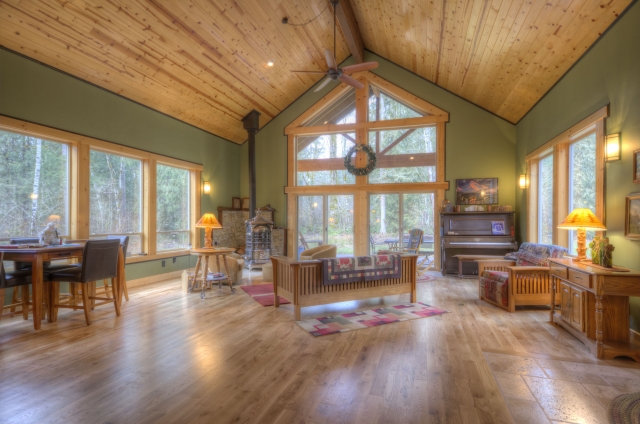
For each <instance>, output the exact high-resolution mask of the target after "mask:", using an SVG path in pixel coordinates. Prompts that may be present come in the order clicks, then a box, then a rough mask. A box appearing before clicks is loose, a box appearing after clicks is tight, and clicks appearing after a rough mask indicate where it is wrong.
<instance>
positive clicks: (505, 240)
mask: <svg viewBox="0 0 640 424" xmlns="http://www.w3.org/2000/svg"><path fill="white" fill-rule="evenodd" d="M440 225H441V227H440V240H441V243H442V255H441V260H442V264H441V265H442V266H441V269H442V275H445V274H457V273H458V259H457V258H454V256H455V255H491V256H494V255H495V256H503V255H506V254H507V253H510V252H515V251H516V250H518V243H517V242H516V238H515V232H514V229H515V212H441V213H440ZM462 265H463V266H462V273H463V274H465V275H477V274H478V264H476V263H475V262H463V264H462Z"/></svg>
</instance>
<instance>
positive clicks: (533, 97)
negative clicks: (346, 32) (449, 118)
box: [351, 0, 632, 123]
mask: <svg viewBox="0 0 640 424" xmlns="http://www.w3.org/2000/svg"><path fill="white" fill-rule="evenodd" d="M631 1H632V0H524V1H523V0H457V1H454V0H435V1H423V0H397V1H391V0H351V3H352V6H353V9H354V12H355V15H356V19H357V20H358V22H359V23H360V25H359V27H360V32H361V34H362V38H363V39H364V44H365V47H366V48H367V49H369V50H371V51H373V52H375V53H377V54H379V55H381V56H383V57H385V58H386V59H389V60H391V61H392V62H395V63H396V64H398V65H400V66H402V67H404V68H407V69H409V70H410V71H412V72H414V73H416V74H418V75H420V76H422V77H423V78H426V79H428V80H429V81H432V82H434V83H436V84H437V85H439V86H441V87H443V88H446V89H447V90H449V91H451V92H453V93H455V94H457V95H459V96H461V97H463V98H465V99H467V100H469V101H471V102H473V103H475V104H477V105H479V106H482V107H483V108H485V109H487V110H489V111H491V112H493V113H495V114H496V115H498V116H501V117H503V118H505V119H506V120H508V121H510V122H513V123H516V122H518V121H519V120H520V118H522V117H523V116H524V115H525V114H526V113H527V112H528V111H529V109H531V108H532V107H533V105H534V104H535V103H536V102H537V101H538V100H539V99H540V98H541V97H542V96H543V95H544V94H545V93H546V92H547V91H548V90H549V89H550V88H551V87H552V86H553V85H554V84H555V83H556V82H557V81H558V80H559V79H560V77H561V76H562V75H564V73H565V72H566V71H567V70H568V69H569V68H570V67H571V66H572V65H573V64H574V63H575V62H576V61H577V60H578V59H579V58H580V56H581V55H582V54H583V53H584V52H585V51H586V50H587V49H588V48H589V47H590V46H591V45H592V44H593V43H594V42H595V41H596V39H597V38H598V37H599V36H600V35H601V34H602V33H603V32H604V31H605V30H606V29H607V28H608V27H609V26H610V25H611V23H613V21H614V20H615V19H616V18H617V17H618V15H619V14H620V13H621V12H622V11H623V10H624V9H625V8H626V7H627V6H628V5H629V4H630V3H631ZM585 89H588V87H585ZM427 100H428V99H427Z"/></svg>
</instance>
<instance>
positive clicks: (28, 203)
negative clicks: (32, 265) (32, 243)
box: [0, 131, 69, 241]
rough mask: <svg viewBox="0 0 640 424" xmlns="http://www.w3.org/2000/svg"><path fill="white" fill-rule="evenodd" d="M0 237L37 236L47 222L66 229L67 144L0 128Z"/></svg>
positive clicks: (67, 221)
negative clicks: (0, 202) (0, 200)
mask: <svg viewBox="0 0 640 424" xmlns="http://www.w3.org/2000/svg"><path fill="white" fill-rule="evenodd" d="M0 161H1V163H2V165H1V166H0V193H2V207H1V208H0V239H2V240H5V241H6V240H7V239H9V238H12V237H37V235H38V233H39V232H40V231H41V230H42V229H44V227H45V226H46V225H47V224H48V223H49V222H54V223H55V224H56V225H57V227H58V232H59V234H60V235H61V236H67V235H68V231H69V230H68V229H69V147H68V146H67V145H66V144H63V143H55V142H51V141H47V140H42V139H40V138H36V137H29V136H26V135H21V134H15V133H11V132H7V131H0Z"/></svg>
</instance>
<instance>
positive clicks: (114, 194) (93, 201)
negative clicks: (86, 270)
mask: <svg viewBox="0 0 640 424" xmlns="http://www.w3.org/2000/svg"><path fill="white" fill-rule="evenodd" d="M90 155H91V156H90V164H89V170H90V187H89V196H90V199H89V210H90V218H89V234H90V238H92V239H102V238H106V237H107V236H108V235H114V236H129V246H128V248H127V255H139V254H140V253H142V252H143V250H142V161H141V160H139V159H133V158H129V157H126V156H120V155H114V154H111V153H106V152H102V151H100V150H95V149H91V153H90Z"/></svg>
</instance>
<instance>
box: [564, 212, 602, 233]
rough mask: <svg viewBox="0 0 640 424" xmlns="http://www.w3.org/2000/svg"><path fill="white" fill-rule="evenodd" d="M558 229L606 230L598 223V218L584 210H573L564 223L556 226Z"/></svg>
mask: <svg viewBox="0 0 640 424" xmlns="http://www.w3.org/2000/svg"><path fill="white" fill-rule="evenodd" d="M558 228H563V229H565V230H577V229H579V228H584V229H587V230H600V231H604V230H606V229H607V227H605V226H604V225H603V224H602V222H600V220H599V219H598V217H597V216H595V215H594V214H593V212H591V210H589V209H586V208H578V209H574V210H573V211H572V212H571V213H570V214H569V216H567V217H566V218H565V219H564V221H562V223H561V224H560V225H558Z"/></svg>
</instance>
